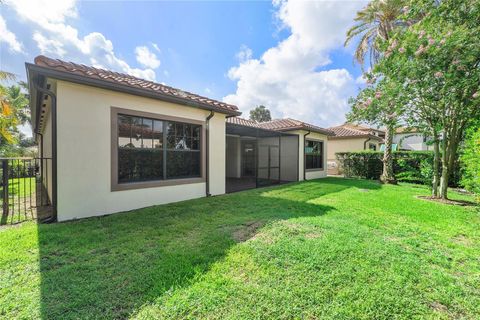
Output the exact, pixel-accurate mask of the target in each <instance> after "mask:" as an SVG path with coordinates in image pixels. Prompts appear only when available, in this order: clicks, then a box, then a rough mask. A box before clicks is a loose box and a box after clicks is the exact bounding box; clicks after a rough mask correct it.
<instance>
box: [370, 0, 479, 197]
mask: <svg viewBox="0 0 480 320" xmlns="http://www.w3.org/2000/svg"><path fill="white" fill-rule="evenodd" d="M479 8H480V2H479V1H478V0H470V1H466V2H458V1H455V0H444V1H441V2H436V1H428V0H426V1H414V2H412V7H411V8H407V9H408V10H406V11H407V13H406V15H405V20H406V21H409V19H410V20H411V21H413V20H414V19H416V17H418V16H422V19H420V20H419V21H417V22H416V23H411V25H410V27H409V28H406V29H403V30H397V32H396V34H395V35H394V36H392V39H391V40H390V41H389V42H388V43H384V46H386V48H385V47H384V48H385V49H384V50H385V55H384V59H382V61H381V62H380V63H379V64H378V65H377V66H376V69H375V71H376V72H378V73H379V74H381V76H383V77H389V78H395V79H396V81H397V82H398V83H401V84H402V85H403V87H404V90H403V94H404V95H408V96H409V98H408V103H407V106H409V109H407V113H406V114H407V115H408V117H407V121H410V122H418V123H419V124H420V125H424V126H426V127H428V128H429V130H430V132H432V134H434V135H436V138H437V139H436V140H437V141H439V148H440V151H441V152H440V154H441V167H442V168H441V169H442V170H441V171H442V173H441V177H440V186H439V190H438V195H439V196H440V197H441V198H444V199H446V198H447V191H448V183H449V176H450V173H451V171H452V170H453V166H454V163H455V160H456V158H457V154H458V152H457V151H458V148H459V145H460V142H461V140H462V138H463V136H464V134H465V129H466V128H467V126H468V124H469V122H470V121H471V120H472V119H476V118H478V117H479V116H480V108H479V104H480V99H479V98H480V92H479V91H480V67H479V66H480V46H479V45H478V43H480V27H479V24H478V21H480V10H479ZM434 195H435V185H434Z"/></svg>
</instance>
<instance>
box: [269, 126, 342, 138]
mask: <svg viewBox="0 0 480 320" xmlns="http://www.w3.org/2000/svg"><path fill="white" fill-rule="evenodd" d="M275 130H276V131H295V130H306V131H311V132H316V133H320V134H323V135H326V136H334V135H335V134H334V133H333V132H331V131H329V130H326V129H325V130H321V129H315V128H310V127H307V126H297V127H291V128H279V129H275Z"/></svg>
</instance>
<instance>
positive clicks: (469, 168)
mask: <svg viewBox="0 0 480 320" xmlns="http://www.w3.org/2000/svg"><path fill="white" fill-rule="evenodd" d="M461 159H462V167H463V176H462V184H463V185H464V186H465V188H466V189H467V190H469V191H471V192H474V193H475V194H476V195H477V200H478V201H480V127H479V128H477V129H475V130H471V131H470V132H469V134H468V135H467V139H466V140H465V145H464V149H463V154H462V157H461Z"/></svg>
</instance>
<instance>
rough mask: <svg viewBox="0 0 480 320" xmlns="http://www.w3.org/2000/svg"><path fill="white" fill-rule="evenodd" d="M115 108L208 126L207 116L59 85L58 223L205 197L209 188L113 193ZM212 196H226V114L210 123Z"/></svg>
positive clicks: (185, 186)
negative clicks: (112, 128) (112, 153)
mask: <svg viewBox="0 0 480 320" xmlns="http://www.w3.org/2000/svg"><path fill="white" fill-rule="evenodd" d="M111 107H118V108H124V109H132V110H137V111H143V112H150V113H156V114H158V115H159V116H161V115H166V116H175V117H181V118H186V119H192V120H199V121H205V119H206V117H207V116H208V115H209V114H210V112H209V111H206V110H201V109H197V108H190V107H186V106H180V105H176V104H172V103H168V102H163V101H159V100H154V99H148V98H143V97H138V96H133V95H129V94H123V93H118V92H113V91H109V90H103V89H98V88H94V87H89V86H84V85H78V84H73V83H69V82H63V81H59V82H58V84H57V117H58V124H57V131H58V136H57V160H58V220H59V221H64V220H70V219H77V218H84V217H89V216H98V215H104V214H110V213H115V212H120V211H127V210H132V209H137V208H142V207H147V206H152V205H157V204H163V203H170V202H176V201H182V200H187V199H192V198H199V197H204V196H205V194H206V183H205V182H200V183H194V184H182V185H174V186H162V187H152V188H143V189H132V190H123V191H111V120H110V114H111ZM209 130H210V137H211V139H210V146H209V147H210V168H209V173H210V192H211V194H212V195H216V194H223V193H225V115H223V114H218V113H216V114H215V116H214V117H213V118H212V119H211V120H210V127H209ZM203 151H205V150H203Z"/></svg>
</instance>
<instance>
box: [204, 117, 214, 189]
mask: <svg viewBox="0 0 480 320" xmlns="http://www.w3.org/2000/svg"><path fill="white" fill-rule="evenodd" d="M214 115H215V112H213V111H210V114H209V115H208V117H207V118H206V119H205V121H206V122H207V125H206V141H205V152H206V153H207V154H206V161H205V162H206V163H205V193H206V196H207V197H210V196H211V194H210V119H212V118H213V116H214Z"/></svg>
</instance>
